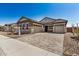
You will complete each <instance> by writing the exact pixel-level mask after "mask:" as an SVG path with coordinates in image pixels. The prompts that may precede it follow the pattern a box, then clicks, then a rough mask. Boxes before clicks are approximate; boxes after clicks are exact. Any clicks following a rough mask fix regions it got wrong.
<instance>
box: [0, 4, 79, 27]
mask: <svg viewBox="0 0 79 59" xmlns="http://www.w3.org/2000/svg"><path fill="white" fill-rule="evenodd" d="M21 16H25V17H28V18H31V19H34V20H41V19H43V18H44V17H51V18H55V19H58V18H62V19H66V20H68V25H67V26H70V25H71V24H76V23H79V22H78V20H79V4H73V3H72V4H71V3H70V4H68V3H25V4H24V3H23V4H21V3H19V4H17V3H13V4H12V3H4V4H3V3H2V4H0V24H1V25H3V24H6V23H15V22H16V21H17V20H18V19H19V18H20V17H21Z"/></svg>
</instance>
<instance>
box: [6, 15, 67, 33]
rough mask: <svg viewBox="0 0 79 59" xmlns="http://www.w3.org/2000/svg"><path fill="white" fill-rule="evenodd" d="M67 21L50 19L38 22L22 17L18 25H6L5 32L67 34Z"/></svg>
mask: <svg viewBox="0 0 79 59" xmlns="http://www.w3.org/2000/svg"><path fill="white" fill-rule="evenodd" d="M66 24H67V20H64V19H52V18H49V17H45V18H43V19H42V20H41V21H39V22H37V21H34V20H32V19H30V18H27V17H23V16H22V17H21V18H20V19H19V20H18V21H17V22H16V23H12V24H6V25H5V31H8V32H13V33H18V32H19V29H20V32H21V33H36V32H55V33H65V32H66Z"/></svg>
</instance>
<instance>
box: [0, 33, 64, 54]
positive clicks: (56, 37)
mask: <svg viewBox="0 0 79 59" xmlns="http://www.w3.org/2000/svg"><path fill="white" fill-rule="evenodd" d="M0 34H1V35H4V36H8V37H11V38H16V39H17V40H20V41H22V42H27V43H29V44H31V45H34V46H37V47H39V48H42V49H45V50H47V51H50V52H53V53H56V54H58V55H63V40H64V34H55V33H34V34H24V35H21V36H18V35H7V33H5V32H0Z"/></svg>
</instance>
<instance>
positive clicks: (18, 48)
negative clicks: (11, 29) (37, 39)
mask: <svg viewBox="0 0 79 59" xmlns="http://www.w3.org/2000/svg"><path fill="white" fill-rule="evenodd" d="M0 48H1V49H0V53H2V54H0V55H7V56H48V55H49V56H52V55H53V56H57V54H54V53H51V52H48V51H46V50H43V49H40V48H38V47H35V46H32V45H29V44H28V43H24V42H21V41H18V40H14V39H13V38H9V37H5V36H2V35H0Z"/></svg>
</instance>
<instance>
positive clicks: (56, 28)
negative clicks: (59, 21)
mask: <svg viewBox="0 0 79 59" xmlns="http://www.w3.org/2000/svg"><path fill="white" fill-rule="evenodd" d="M54 31H55V32H58V33H59V32H61V33H62V32H64V26H55V27H54Z"/></svg>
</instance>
